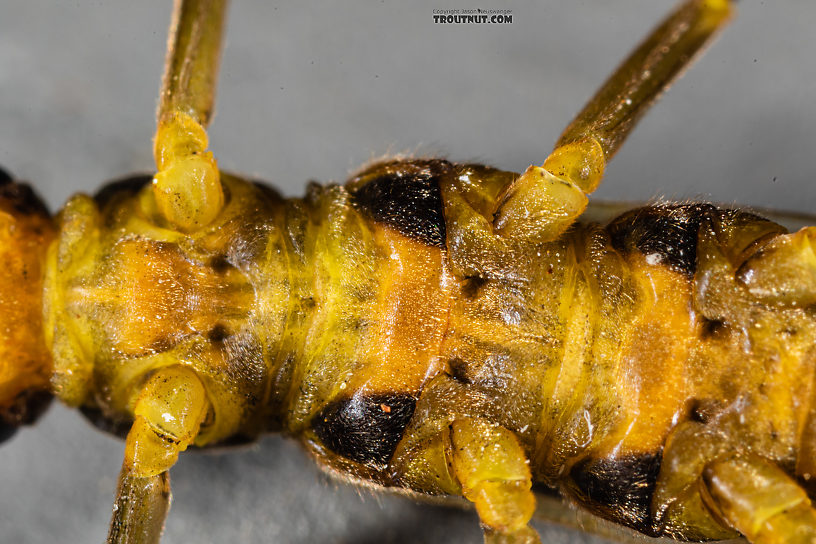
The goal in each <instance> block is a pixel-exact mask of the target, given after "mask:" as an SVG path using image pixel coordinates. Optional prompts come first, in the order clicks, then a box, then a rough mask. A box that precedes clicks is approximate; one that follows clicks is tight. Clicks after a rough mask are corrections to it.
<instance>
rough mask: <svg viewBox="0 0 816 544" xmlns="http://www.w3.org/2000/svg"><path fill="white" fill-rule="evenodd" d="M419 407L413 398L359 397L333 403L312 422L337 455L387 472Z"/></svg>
mask: <svg viewBox="0 0 816 544" xmlns="http://www.w3.org/2000/svg"><path fill="white" fill-rule="evenodd" d="M383 407H386V408H383ZM415 407H416V399H415V398H414V397H412V396H411V395H405V394H399V393H395V394H390V395H388V394H377V395H365V394H363V393H357V394H355V395H354V396H352V397H349V398H345V399H341V400H336V401H333V402H331V403H330V404H329V405H328V406H326V407H325V408H324V409H323V410H322V411H321V412H320V413H319V414H317V416H316V417H315V418H314V420H312V429H313V430H314V432H315V434H316V435H317V437H318V438H319V439H320V440H321V441H322V442H323V444H324V445H325V446H326V447H327V448H329V449H330V450H331V451H333V452H334V453H336V454H338V455H342V456H343V457H346V458H347V459H351V460H352V461H356V462H358V463H361V464H363V465H367V466H371V467H375V468H383V467H385V465H386V464H387V463H388V461H389V460H390V459H391V456H392V455H393V454H394V450H395V449H396V447H397V443H398V442H399V441H400V439H401V438H402V433H403V431H404V430H405V427H406V426H407V425H408V422H409V421H410V420H411V416H413V415H414V408H415Z"/></svg>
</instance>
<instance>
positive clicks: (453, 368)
mask: <svg viewBox="0 0 816 544" xmlns="http://www.w3.org/2000/svg"><path fill="white" fill-rule="evenodd" d="M448 366H449V367H450V377H451V378H453V379H454V380H456V381H457V382H459V383H463V384H465V385H469V384H471V383H472V382H473V380H471V379H470V377H469V376H468V364H467V363H466V362H465V361H463V360H462V359H460V358H459V357H454V358H453V359H451V360H450V361H448Z"/></svg>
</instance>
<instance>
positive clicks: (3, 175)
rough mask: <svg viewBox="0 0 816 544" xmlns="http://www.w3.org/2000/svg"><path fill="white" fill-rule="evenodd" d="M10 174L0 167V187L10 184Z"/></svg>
mask: <svg viewBox="0 0 816 544" xmlns="http://www.w3.org/2000/svg"><path fill="white" fill-rule="evenodd" d="M12 179H13V178H12V177H11V174H9V173H8V172H7V171H6V170H5V169H4V168H3V167H2V166H0V187H2V186H3V185H6V184H9V183H11V182H12Z"/></svg>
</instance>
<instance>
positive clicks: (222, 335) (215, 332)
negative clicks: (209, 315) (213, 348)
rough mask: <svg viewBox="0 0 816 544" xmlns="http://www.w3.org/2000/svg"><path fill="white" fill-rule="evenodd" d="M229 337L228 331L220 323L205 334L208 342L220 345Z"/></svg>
mask: <svg viewBox="0 0 816 544" xmlns="http://www.w3.org/2000/svg"><path fill="white" fill-rule="evenodd" d="M228 336H229V330H227V327H226V326H225V325H223V324H221V323H216V324H215V326H214V327H213V328H212V329H210V332H208V333H207V339H208V340H209V341H210V342H215V343H221V342H223V341H224V340H226V338H227V337H228Z"/></svg>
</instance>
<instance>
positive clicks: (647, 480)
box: [570, 452, 662, 534]
mask: <svg viewBox="0 0 816 544" xmlns="http://www.w3.org/2000/svg"><path fill="white" fill-rule="evenodd" d="M661 458H662V454H661V453H659V452H658V453H654V454H642V455H625V456H622V457H617V458H606V459H597V458H592V457H588V458H586V459H583V460H581V461H579V462H578V463H576V464H575V465H574V466H573V467H572V469H571V470H570V478H571V479H572V482H573V486H572V490H573V491H574V492H575V494H576V495H577V497H576V498H577V499H578V500H580V501H581V502H583V503H585V504H587V505H588V506H589V507H591V509H592V511H595V512H598V513H599V514H600V515H602V516H603V517H606V518H609V519H611V520H612V521H615V522H617V523H621V524H623V525H627V526H629V527H632V528H633V529H636V530H638V531H640V532H642V533H646V534H651V533H652V532H653V530H652V527H651V523H650V519H651V518H650V512H649V507H650V505H651V502H652V495H653V494H654V490H655V484H656V483H657V475H658V473H659V472H660V461H661Z"/></svg>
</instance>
